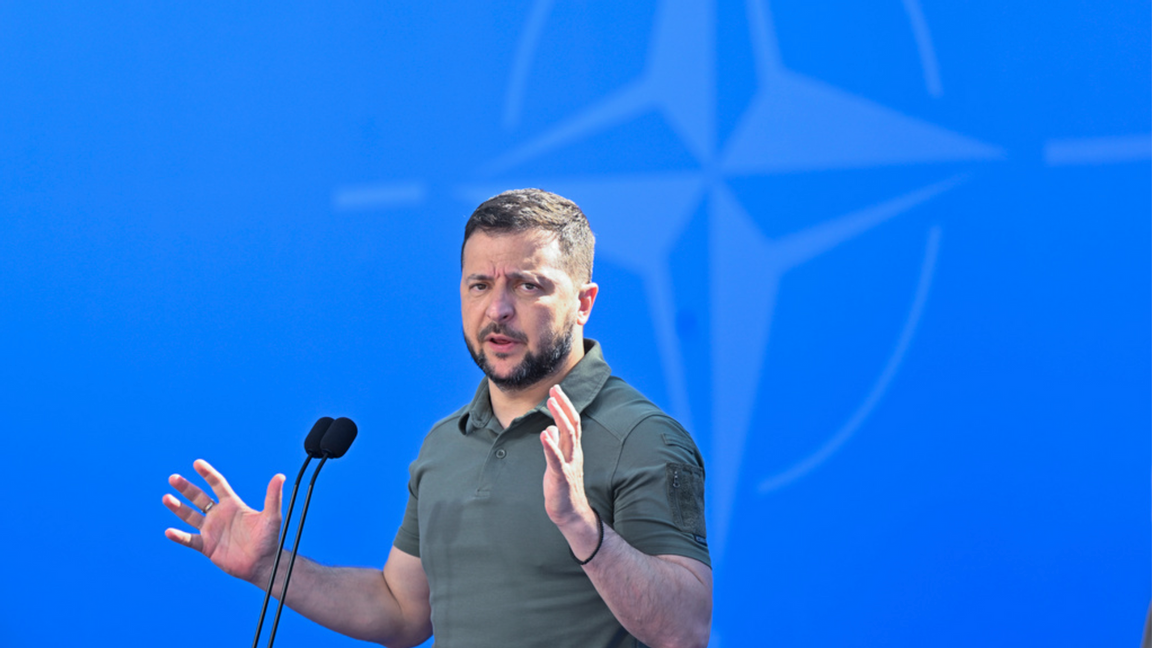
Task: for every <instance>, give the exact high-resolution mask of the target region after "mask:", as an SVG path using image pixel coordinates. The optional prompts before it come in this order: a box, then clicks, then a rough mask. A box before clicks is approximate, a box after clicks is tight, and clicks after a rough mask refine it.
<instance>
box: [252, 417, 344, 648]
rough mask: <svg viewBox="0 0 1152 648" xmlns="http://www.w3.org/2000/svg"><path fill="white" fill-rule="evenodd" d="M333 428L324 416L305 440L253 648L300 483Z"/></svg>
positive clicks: (318, 455) (253, 644) (257, 640)
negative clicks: (302, 456) (301, 461)
mask: <svg viewBox="0 0 1152 648" xmlns="http://www.w3.org/2000/svg"><path fill="white" fill-rule="evenodd" d="M331 426H332V417H331V416H322V417H320V418H319V419H317V420H316V422H315V423H313V424H312V429H311V430H310V431H309V432H308V436H307V437H305V438H304V450H305V452H307V453H308V456H307V457H306V458H305V459H304V465H303V466H300V474H298V475H296V483H295V484H293V485H292V499H291V500H289V502H288V514H287V515H286V516H285V517H284V528H283V529H282V530H281V532H280V544H279V546H277V547H276V559H275V560H273V562H272V575H271V576H269V577H268V587H266V588H264V605H263V607H261V608H260V621H259V622H257V623H256V637H255V638H254V639H253V640H252V648H256V647H257V646H258V645H259V644H260V630H261V629H263V628H264V615H265V614H267V613H268V599H270V598H271V597H272V585H274V584H275V583H276V570H277V569H279V567H280V554H281V553H282V552H283V551H284V541H285V540H287V539H288V523H289V522H291V521H292V509H293V508H294V507H295V506H296V492H297V491H298V490H299V489H300V481H301V480H302V479H304V471H305V470H307V469H308V463H309V462H311V461H312V458H313V457H320V456H322V454H323V452H322V451H321V450H320V442H321V441H322V440H323V439H324V434H325V433H326V432H327V431H328V428H330V427H331ZM349 443H351V442H349ZM345 449H347V448H345ZM309 491H311V489H309Z"/></svg>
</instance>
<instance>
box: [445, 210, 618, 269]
mask: <svg viewBox="0 0 1152 648" xmlns="http://www.w3.org/2000/svg"><path fill="white" fill-rule="evenodd" d="M477 230H479V231H481V232H484V233H485V234H490V235H491V234H519V233H521V232H527V231H529V230H544V231H546V232H551V233H552V234H555V235H556V239H557V240H558V241H559V242H560V254H561V255H563V257H564V266H565V267H564V269H565V270H566V271H567V272H568V276H569V277H572V279H573V281H575V282H576V283H577V284H583V283H587V282H589V281H591V280H592V257H593V255H594V251H595V247H596V237H595V236H593V234H592V228H591V227H589V226H588V219H587V218H586V217H585V216H584V212H582V211H580V208H579V207H577V206H576V203H574V202H572V201H571V200H568V199H567V198H564V197H563V196H558V195H556V194H554V193H550V192H547V191H544V190H542V189H512V190H511V191H505V192H504V193H502V194H499V195H497V196H493V197H491V198H489V199H488V200H485V201H484V202H483V203H481V204H480V206H479V207H477V208H476V211H474V212H472V215H471V216H470V217H468V223H467V224H466V225H465V226H464V244H463V245H461V246H460V264H461V265H463V264H464V245H466V244H467V243H468V239H469V237H471V236H472V234H473V233H475V232H476V231H477Z"/></svg>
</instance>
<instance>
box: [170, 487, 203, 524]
mask: <svg viewBox="0 0 1152 648" xmlns="http://www.w3.org/2000/svg"><path fill="white" fill-rule="evenodd" d="M164 506H167V507H168V510H169V511H172V512H173V513H175V514H176V517H178V518H180V519H181V520H184V521H185V522H187V523H188V524H189V525H191V526H192V528H194V529H199V528H200V527H202V526H204V516H203V515H201V514H200V512H199V511H197V510H195V509H193V508H192V507H191V506H188V505H187V504H185V503H184V502H181V501H180V500H179V499H177V498H176V496H175V495H171V494H167V495H165V496H164Z"/></svg>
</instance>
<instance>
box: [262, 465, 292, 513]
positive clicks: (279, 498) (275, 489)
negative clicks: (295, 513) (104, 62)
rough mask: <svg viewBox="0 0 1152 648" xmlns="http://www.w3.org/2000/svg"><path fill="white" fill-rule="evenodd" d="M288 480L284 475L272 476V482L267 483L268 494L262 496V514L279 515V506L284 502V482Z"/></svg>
mask: <svg viewBox="0 0 1152 648" xmlns="http://www.w3.org/2000/svg"><path fill="white" fill-rule="evenodd" d="M286 479H288V478H287V477H285V476H284V475H280V474H276V475H273V476H272V481H270V482H268V492H267V493H265V494H264V512H265V513H268V512H269V511H272V512H275V513H276V514H277V515H279V514H280V511H281V510H282V509H281V506H282V505H283V501H284V481H285V480H286Z"/></svg>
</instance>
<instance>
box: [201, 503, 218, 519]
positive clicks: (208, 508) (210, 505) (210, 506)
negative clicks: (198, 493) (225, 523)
mask: <svg viewBox="0 0 1152 648" xmlns="http://www.w3.org/2000/svg"><path fill="white" fill-rule="evenodd" d="M213 506H216V502H213V501H212V500H208V504H207V505H206V506H205V507H204V508H203V509H201V510H200V512H201V513H203V514H204V515H208V511H211V510H212V507H213Z"/></svg>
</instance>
